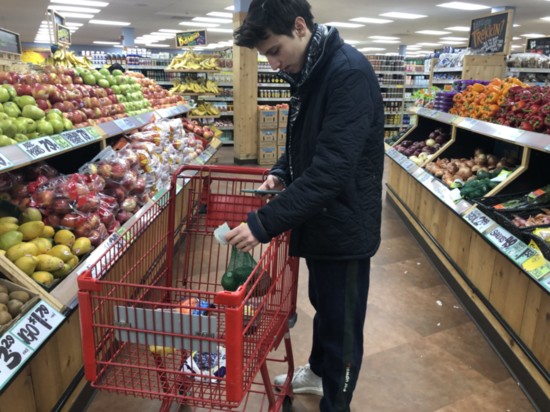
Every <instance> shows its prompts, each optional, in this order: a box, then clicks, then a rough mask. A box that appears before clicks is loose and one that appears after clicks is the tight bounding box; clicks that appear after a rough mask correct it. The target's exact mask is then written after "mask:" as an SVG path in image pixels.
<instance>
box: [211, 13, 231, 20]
mask: <svg viewBox="0 0 550 412" xmlns="http://www.w3.org/2000/svg"><path fill="white" fill-rule="evenodd" d="M206 15H207V16H211V17H223V18H225V19H232V18H233V13H226V12H223V11H211V12H210V13H206Z"/></svg>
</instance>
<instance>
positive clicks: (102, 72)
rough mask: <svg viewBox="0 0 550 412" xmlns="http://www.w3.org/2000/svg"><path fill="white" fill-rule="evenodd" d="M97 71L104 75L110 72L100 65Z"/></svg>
mask: <svg viewBox="0 0 550 412" xmlns="http://www.w3.org/2000/svg"><path fill="white" fill-rule="evenodd" d="M98 72H99V73H101V74H102V75H103V76H105V77H107V76H110V75H111V72H110V71H109V69H106V68H105V67H102V68H101V69H99V70H98Z"/></svg>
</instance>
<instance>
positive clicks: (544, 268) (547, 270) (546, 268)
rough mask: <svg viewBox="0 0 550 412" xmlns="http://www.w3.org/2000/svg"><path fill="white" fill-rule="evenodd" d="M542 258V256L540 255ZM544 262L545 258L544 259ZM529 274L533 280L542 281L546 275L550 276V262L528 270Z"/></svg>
mask: <svg viewBox="0 0 550 412" xmlns="http://www.w3.org/2000/svg"><path fill="white" fill-rule="evenodd" d="M539 256H540V255H539ZM542 259H543V260H544V258H542ZM527 273H529V275H530V276H532V277H533V278H535V279H537V280H540V279H542V278H543V277H545V276H546V275H550V262H547V261H546V260H545V261H544V263H543V264H542V265H540V266H538V267H536V268H534V269H531V270H527Z"/></svg>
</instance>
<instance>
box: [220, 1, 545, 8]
mask: <svg viewBox="0 0 550 412" xmlns="http://www.w3.org/2000/svg"><path fill="white" fill-rule="evenodd" d="M548 1H550V0H548ZM224 10H230V11H235V6H227V7H226V8H225V9H224Z"/></svg>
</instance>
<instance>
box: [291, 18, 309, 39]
mask: <svg viewBox="0 0 550 412" xmlns="http://www.w3.org/2000/svg"><path fill="white" fill-rule="evenodd" d="M294 30H295V31H296V34H297V35H298V37H304V36H305V34H306V31H307V24H306V21H305V20H304V18H303V17H300V16H298V17H296V20H295V21H294Z"/></svg>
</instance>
